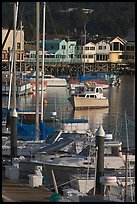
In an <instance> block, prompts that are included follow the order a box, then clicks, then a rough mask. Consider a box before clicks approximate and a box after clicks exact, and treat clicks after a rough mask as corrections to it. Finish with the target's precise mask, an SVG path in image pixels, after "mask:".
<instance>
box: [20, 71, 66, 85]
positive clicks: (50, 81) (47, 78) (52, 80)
mask: <svg viewBox="0 0 137 204" xmlns="http://www.w3.org/2000/svg"><path fill="white" fill-rule="evenodd" d="M23 75H24V77H26V78H27V79H29V80H30V82H31V83H33V82H35V81H36V71H32V72H31V73H29V74H26V73H24V74H23ZM41 79H42V72H40V75H39V82H40V81H41ZM43 81H44V83H45V82H46V83H47V87H67V80H66V79H65V78H59V77H55V76H53V75H51V74H44V77H43Z"/></svg>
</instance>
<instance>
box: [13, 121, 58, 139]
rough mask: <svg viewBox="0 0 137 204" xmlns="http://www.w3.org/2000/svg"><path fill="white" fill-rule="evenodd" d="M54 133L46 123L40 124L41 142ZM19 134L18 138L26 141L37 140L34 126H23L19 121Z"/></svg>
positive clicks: (39, 137)
mask: <svg viewBox="0 0 137 204" xmlns="http://www.w3.org/2000/svg"><path fill="white" fill-rule="evenodd" d="M53 132H54V130H53V128H51V127H49V126H48V125H46V124H45V123H44V122H40V124H39V135H38V139H39V140H45V139H47V138H48V136H49V135H50V134H52V133H53ZM17 134H18V138H19V139H22V140H25V141H35V140H36V130H35V125H34V124H23V123H21V122H19V121H17Z"/></svg>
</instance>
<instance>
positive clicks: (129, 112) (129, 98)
mask: <svg viewBox="0 0 137 204" xmlns="http://www.w3.org/2000/svg"><path fill="white" fill-rule="evenodd" d="M104 95H105V96H107V97H108V99H109V103H110V106H109V108H102V109H91V110H75V111H74V110H73V107H72V106H71V104H70V102H69V101H68V98H69V89H68V88H64V87H60V88H59V87H47V90H46V92H45V93H44V119H45V121H47V123H48V124H49V125H50V126H52V127H55V128H59V127H60V121H61V120H64V119H73V118H75V119H76V118H77V119H78V118H79V119H88V120H89V123H90V127H91V129H92V131H93V132H94V131H95V129H97V128H98V127H99V125H100V124H102V126H103V128H104V130H105V132H106V133H113V132H118V134H119V135H120V139H121V141H122V142H123V146H124V147H126V146H127V144H128V143H129V146H130V148H132V149H133V148H134V147H135V76H133V75H128V76H127V75H125V76H122V77H121V85H120V86H119V87H118V86H114V87H112V86H110V87H109V88H108V89H104ZM39 97H40V98H41V92H40V93H39ZM7 103H8V97H7V96H2V107H7ZM35 105H36V94H35V93H34V94H32V95H27V96H20V97H18V98H17V108H19V109H21V110H31V111H35ZM11 107H12V104H11ZM40 107H41V104H40ZM57 119H58V120H57ZM27 121H28V122H29V120H28V119H27ZM127 139H128V141H127Z"/></svg>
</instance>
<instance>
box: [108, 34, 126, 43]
mask: <svg viewBox="0 0 137 204" xmlns="http://www.w3.org/2000/svg"><path fill="white" fill-rule="evenodd" d="M116 39H118V40H119V41H120V42H121V43H123V44H125V43H126V41H125V40H124V39H122V38H120V37H119V36H117V37H114V38H112V39H111V40H110V43H111V42H113V41H115V40H116Z"/></svg>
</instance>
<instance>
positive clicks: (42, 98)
mask: <svg viewBox="0 0 137 204" xmlns="http://www.w3.org/2000/svg"><path fill="white" fill-rule="evenodd" d="M45 12H46V2H44V7H43V49H42V79H41V80H42V81H41V121H42V122H43V100H44V97H43V88H44V50H45V49H44V48H45Z"/></svg>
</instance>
